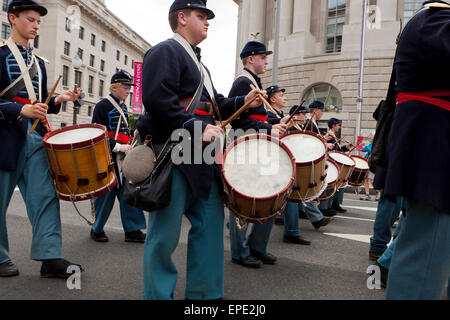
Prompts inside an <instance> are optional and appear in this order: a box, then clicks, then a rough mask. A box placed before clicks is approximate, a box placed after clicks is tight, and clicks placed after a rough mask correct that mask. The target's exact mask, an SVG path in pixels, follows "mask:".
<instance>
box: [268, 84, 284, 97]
mask: <svg viewBox="0 0 450 320" xmlns="http://www.w3.org/2000/svg"><path fill="white" fill-rule="evenodd" d="M266 91H267V95H268V96H269V98H270V97H271V96H272V95H273V94H274V93H276V92H280V91H282V92H286V89H284V88H280V87H279V86H277V85H274V86H270V87H268V88H267V89H266Z"/></svg>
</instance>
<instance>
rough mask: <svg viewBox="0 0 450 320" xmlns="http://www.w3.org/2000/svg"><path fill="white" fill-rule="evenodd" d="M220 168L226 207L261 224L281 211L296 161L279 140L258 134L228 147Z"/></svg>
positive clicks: (289, 189) (290, 190) (287, 195)
mask: <svg viewBox="0 0 450 320" xmlns="http://www.w3.org/2000/svg"><path fill="white" fill-rule="evenodd" d="M221 166H222V176H223V182H224V191H225V204H226V205H227V207H228V208H229V209H230V210H231V212H233V213H234V214H235V215H236V217H238V218H240V219H242V220H243V221H246V222H251V223H264V222H267V221H269V220H271V219H273V218H275V217H276V216H277V215H278V214H279V213H280V212H282V211H283V210H284V208H285V206H286V204H287V201H288V198H289V195H290V193H291V192H292V187H293V185H294V179H295V161H294V157H293V156H292V153H291V152H290V151H289V149H288V148H287V147H286V146H285V145H284V144H283V143H281V142H280V141H279V140H278V139H275V138H273V137H271V136H266V135H260V134H253V135H248V136H243V137H241V138H238V139H237V140H235V141H234V142H232V143H231V144H230V145H229V146H228V148H227V150H226V152H225V154H224V159H223V163H222V165H221Z"/></svg>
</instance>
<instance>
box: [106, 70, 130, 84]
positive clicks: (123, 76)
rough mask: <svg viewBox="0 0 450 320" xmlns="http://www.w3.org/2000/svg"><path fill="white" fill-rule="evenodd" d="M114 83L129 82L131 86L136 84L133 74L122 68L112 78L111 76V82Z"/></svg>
mask: <svg viewBox="0 0 450 320" xmlns="http://www.w3.org/2000/svg"><path fill="white" fill-rule="evenodd" d="M113 83H122V84H129V85H131V86H136V85H135V84H134V83H133V77H132V76H131V74H130V73H129V72H127V71H125V70H120V71H119V72H116V73H115V74H114V75H113V76H112V78H111V84H113Z"/></svg>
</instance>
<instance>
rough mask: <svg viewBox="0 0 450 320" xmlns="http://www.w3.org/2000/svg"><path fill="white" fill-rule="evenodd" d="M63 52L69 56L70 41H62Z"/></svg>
mask: <svg viewBox="0 0 450 320" xmlns="http://www.w3.org/2000/svg"><path fill="white" fill-rule="evenodd" d="M64 54H65V55H66V56H70V43H68V42H67V41H64Z"/></svg>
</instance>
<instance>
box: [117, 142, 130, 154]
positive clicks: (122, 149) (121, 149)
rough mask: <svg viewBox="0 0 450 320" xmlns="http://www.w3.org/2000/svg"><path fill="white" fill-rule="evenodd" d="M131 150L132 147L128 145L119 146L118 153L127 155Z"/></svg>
mask: <svg viewBox="0 0 450 320" xmlns="http://www.w3.org/2000/svg"><path fill="white" fill-rule="evenodd" d="M131 149H132V147H131V146H130V145H129V144H122V145H121V146H120V149H119V152H122V153H125V154H126V153H127V152H128V151H130V150H131Z"/></svg>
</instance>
